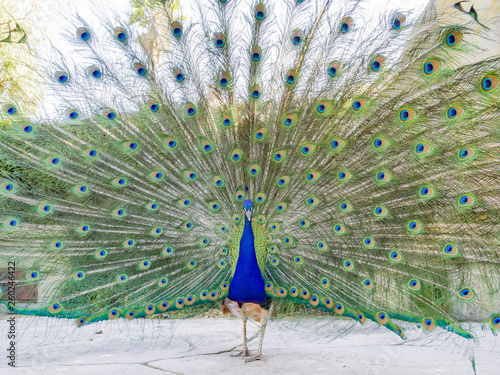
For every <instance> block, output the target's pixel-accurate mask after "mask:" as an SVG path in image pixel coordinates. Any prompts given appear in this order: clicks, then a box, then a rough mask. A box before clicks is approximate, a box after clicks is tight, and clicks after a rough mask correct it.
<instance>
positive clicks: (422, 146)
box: [0, 0, 500, 360]
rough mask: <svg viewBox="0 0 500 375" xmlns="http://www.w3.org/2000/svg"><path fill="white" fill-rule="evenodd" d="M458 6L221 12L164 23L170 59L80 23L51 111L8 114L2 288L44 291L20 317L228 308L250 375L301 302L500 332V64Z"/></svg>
mask: <svg viewBox="0 0 500 375" xmlns="http://www.w3.org/2000/svg"><path fill="white" fill-rule="evenodd" d="M459 5H460V7H457V6H455V7H454V6H453V4H452V3H447V4H434V3H431V4H429V5H428V6H427V7H426V8H425V10H424V11H423V12H413V11H406V12H403V11H394V12H392V11H390V12H389V11H388V12H384V13H383V14H382V16H381V17H380V19H377V20H376V22H375V20H373V19H372V20H369V21H366V20H363V18H362V17H361V16H360V14H361V12H362V10H363V3H362V2H361V1H352V2H339V3H336V2H333V1H331V0H321V1H312V0H288V1H287V2H280V3H279V4H278V3H276V2H269V1H263V2H262V3H257V2H244V1H236V0H234V1H232V0H230V1H226V0H213V1H210V2H205V3H203V6H202V7H200V8H198V9H197V10H196V9H195V10H194V11H193V12H194V15H192V17H191V18H189V19H186V18H180V17H177V18H175V17H173V15H172V14H171V13H169V12H166V13H165V16H164V18H163V19H165V20H167V23H168V25H166V27H165V25H163V24H158V22H160V21H158V19H157V18H156V19H155V20H153V21H152V22H153V24H154V26H155V30H156V31H157V33H159V35H158V37H159V40H160V42H161V46H162V47H161V48H158V49H157V50H155V52H154V56H152V55H153V53H152V52H151V51H149V52H146V49H144V48H142V46H141V45H140V43H138V42H137V40H136V38H135V36H134V29H133V28H131V27H129V26H127V24H126V23H120V22H118V21H116V20H106V21H103V22H102V27H101V28H92V27H91V26H90V25H89V24H87V23H85V22H84V21H83V20H82V19H78V21H77V24H76V25H75V27H74V28H73V29H72V30H71V32H68V33H66V34H64V35H65V36H66V43H67V44H68V45H69V46H71V48H72V49H71V51H72V53H71V54H65V53H63V52H58V51H63V50H64V49H63V48H59V47H60V46H56V47H57V51H56V52H57V53H54V54H53V55H52V57H51V59H50V60H49V61H47V60H45V61H41V63H40V64H41V67H43V69H44V71H46V72H47V77H48V79H47V82H46V83H45V85H44V86H40V87H41V89H40V90H41V91H42V92H43V93H44V97H45V98H46V100H45V101H44V102H43V105H42V106H41V107H38V108H35V105H34V104H33V103H31V102H30V101H29V100H24V101H23V100H22V99H20V98H15V97H11V98H3V99H2V100H3V104H2V107H1V109H2V111H1V121H2V122H1V125H2V129H1V133H0V155H1V162H0V163H1V169H0V173H1V176H0V210H1V211H0V214H1V220H2V224H1V229H0V231H1V232H0V238H1V244H0V256H1V259H2V266H1V267H2V268H5V269H6V270H7V268H8V267H7V264H8V263H7V262H15V273H14V271H12V270H11V275H14V274H15V275H16V277H17V279H18V280H17V284H16V285H18V287H21V286H23V287H31V288H32V290H34V291H35V292H36V293H35V292H33V295H32V297H31V298H25V299H24V300H22V301H17V303H16V304H15V306H14V304H12V303H10V304H9V301H8V298H7V297H6V296H7V295H6V294H4V297H3V298H4V300H5V301H4V302H5V303H6V304H9V307H10V308H11V309H12V310H14V311H15V312H17V313H20V314H34V315H44V316H53V317H60V318H71V319H75V322H76V325H78V326H81V325H83V324H89V323H92V322H95V321H99V320H104V319H118V318H127V319H135V318H139V317H143V316H147V315H152V314H157V313H162V312H165V311H168V310H174V309H186V308H189V307H190V306H194V305H197V304H202V303H205V302H208V301H217V300H222V299H224V298H227V297H229V298H230V299H232V300H235V301H236V302H238V303H239V304H240V306H241V307H242V313H243V324H244V340H245V341H244V345H243V348H242V351H241V353H239V355H242V356H244V357H245V358H246V360H255V359H262V353H261V348H262V338H263V334H264V329H265V324H266V323H267V320H268V317H269V315H270V314H269V312H270V311H269V310H271V309H272V306H273V301H277V300H282V299H292V300H294V301H298V302H302V303H304V304H307V305H310V306H314V307H317V308H320V309H323V310H326V311H330V312H332V313H335V314H336V315H343V316H345V317H349V318H352V319H354V320H356V321H358V322H359V323H361V324H363V323H365V320H367V319H369V320H373V321H375V322H378V323H379V324H381V325H383V326H385V327H387V328H388V329H389V330H391V331H394V332H395V333H396V334H398V335H399V336H401V337H402V338H403V339H404V338H405V333H404V331H403V329H402V328H401V327H400V326H399V325H400V324H402V323H401V321H406V322H412V323H416V324H421V326H422V328H423V329H424V330H426V331H432V330H433V329H434V328H435V327H436V326H438V327H440V328H442V329H446V330H449V331H451V332H454V333H456V334H458V335H460V336H462V337H465V338H473V337H474V334H473V332H471V331H470V330H468V329H467V328H466V327H464V326H463V325H462V324H461V323H460V322H461V321H462V320H464V319H468V318H469V315H468V313H469V312H470V311H473V309H477V310H479V311H480V314H479V315H478V316H481V317H484V319H485V320H488V322H489V325H490V327H491V329H492V330H493V331H497V330H499V329H500V306H499V301H500V298H499V292H498V290H499V288H498V285H499V282H500V266H499V263H500V258H499V255H500V254H499V252H498V249H499V246H498V230H499V216H498V208H499V203H500V202H499V197H498V191H499V168H498V152H499V144H500V143H499V142H498V134H499V133H498V131H499V129H498V124H499V122H500V115H499V110H498V108H499V92H500V90H499V89H498V84H499V63H500V59H499V57H498V55H495V54H491V53H490V57H487V58H484V59H481V61H472V60H473V58H474V57H475V55H476V54H477V53H479V51H480V49H479V47H478V46H477V43H478V41H480V40H482V39H481V38H482V37H484V38H488V35H489V34H488V33H489V32H490V31H491V30H492V25H491V24H488V23H487V22H486V21H485V20H484V19H481V22H482V24H479V23H478V22H476V20H475V19H474V18H473V17H471V16H470V15H469V13H467V12H465V11H464V10H463V8H462V5H461V4H459ZM464 6H465V5H464ZM460 8H462V10H461V9H460ZM474 12H475V11H474ZM475 14H476V13H475ZM476 18H477V14H476ZM155 22H156V24H155ZM370 24H372V26H373V27H371V28H370V26H369V25H370ZM483 24H485V25H487V26H488V27H485V26H483ZM166 29H168V31H166V32H162V30H166ZM66 47H67V46H66ZM40 69H41V68H40ZM43 110H45V112H44V111H43ZM242 207H243V211H242ZM9 265H12V266H14V263H9ZM247 302H254V303H258V304H260V305H261V306H262V307H263V309H264V310H263V311H264V315H265V316H264V317H263V328H262V332H261V340H260V343H259V348H258V352H257V353H256V355H254V356H251V357H249V356H250V353H249V351H248V349H247V346H246V319H247V314H246V311H245V308H244V305H243V304H244V303H247Z"/></svg>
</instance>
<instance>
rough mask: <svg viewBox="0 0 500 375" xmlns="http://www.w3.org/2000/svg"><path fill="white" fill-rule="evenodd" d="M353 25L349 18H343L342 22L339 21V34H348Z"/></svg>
mask: <svg viewBox="0 0 500 375" xmlns="http://www.w3.org/2000/svg"><path fill="white" fill-rule="evenodd" d="M353 24H354V23H353V20H352V18H351V17H345V18H344V19H343V20H342V21H340V25H339V27H340V32H341V33H343V34H345V33H347V32H349V31H350V30H351V29H352V26H353Z"/></svg>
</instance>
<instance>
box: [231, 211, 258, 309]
mask: <svg viewBox="0 0 500 375" xmlns="http://www.w3.org/2000/svg"><path fill="white" fill-rule="evenodd" d="M254 241H255V237H254V233H253V230H252V222H251V220H249V218H248V217H247V216H246V215H245V227H244V229H243V235H242V236H241V240H240V251H239V254H238V261H237V263H236V270H235V272H234V276H233V280H232V281H231V284H230V287H229V299H230V300H233V301H236V302H239V303H247V302H252V303H258V304H261V303H263V302H265V301H266V299H267V296H266V293H265V288H264V280H263V279H262V274H261V271H260V268H259V264H258V263H257V255H256V253H255V243H254Z"/></svg>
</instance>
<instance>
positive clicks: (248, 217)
mask: <svg viewBox="0 0 500 375" xmlns="http://www.w3.org/2000/svg"><path fill="white" fill-rule="evenodd" d="M243 213H244V214H245V216H246V217H247V219H248V221H252V213H253V207H252V208H251V209H249V210H247V209H246V208H244V209H243Z"/></svg>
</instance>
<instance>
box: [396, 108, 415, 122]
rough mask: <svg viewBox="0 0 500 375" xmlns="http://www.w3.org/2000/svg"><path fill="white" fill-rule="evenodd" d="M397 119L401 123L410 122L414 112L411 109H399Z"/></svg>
mask: <svg viewBox="0 0 500 375" xmlns="http://www.w3.org/2000/svg"><path fill="white" fill-rule="evenodd" d="M398 118H399V119H400V120H401V121H403V122H410V121H411V120H412V119H414V118H415V111H414V110H413V109H411V108H401V109H400V110H399V112H398Z"/></svg>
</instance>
